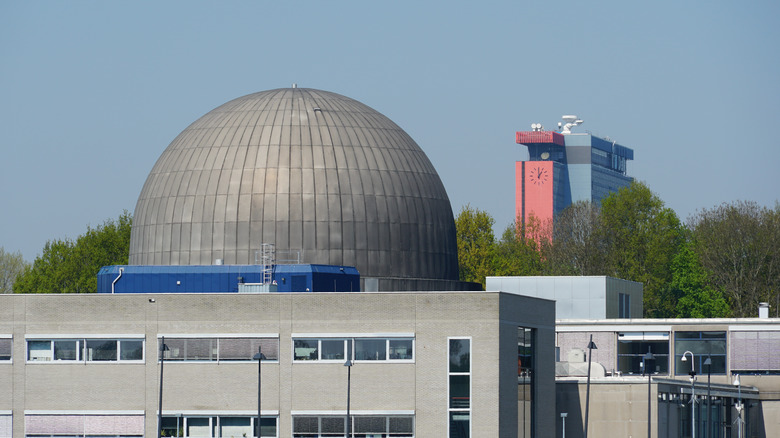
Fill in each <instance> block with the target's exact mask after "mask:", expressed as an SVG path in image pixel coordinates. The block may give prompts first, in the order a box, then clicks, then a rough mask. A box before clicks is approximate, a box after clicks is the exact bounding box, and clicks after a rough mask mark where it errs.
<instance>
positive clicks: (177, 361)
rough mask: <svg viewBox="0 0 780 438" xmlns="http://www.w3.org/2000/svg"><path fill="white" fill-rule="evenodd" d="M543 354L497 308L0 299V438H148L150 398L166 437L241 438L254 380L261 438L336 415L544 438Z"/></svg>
mask: <svg viewBox="0 0 780 438" xmlns="http://www.w3.org/2000/svg"><path fill="white" fill-rule="evenodd" d="M163 338H164V345H165V346H166V347H167V351H166V352H165V357H166V360H165V361H164V362H163V363H161V362H160V361H159V360H158V351H159V349H160V345H161V344H162V343H163ZM553 345H554V305H553V303H552V302H551V301H547V300H543V299H537V298H530V297H522V296H519V295H514V294H506V293H499V292H420V293H403V292H398V293H261V294H205V293H198V294H114V295H112V294H92V295H70V294H63V295H1V296H0V394H4V395H5V397H0V436H2V437H10V436H13V437H44V436H81V437H87V436H89V437H92V436H121V437H129V436H147V437H152V436H156V433H157V429H156V428H157V413H158V402H159V398H158V395H159V394H160V392H159V391H160V384H161V382H162V424H163V426H164V432H165V434H166V435H169V436H176V435H178V436H214V437H217V436H220V437H231V436H236V437H241V436H247V437H252V436H255V421H256V420H255V418H256V415H257V409H258V368H259V367H262V370H261V371H260V373H261V374H262V379H261V381H262V388H261V390H262V396H261V410H262V424H261V425H262V428H261V429H262V436H263V437H269V436H270V437H316V436H344V434H345V427H346V420H345V419H346V412H347V409H348V408H347V400H349V403H350V405H349V412H350V417H351V419H352V422H351V423H350V424H351V427H352V430H353V431H354V433H355V435H354V436H356V437H414V436H416V437H434V436H451V437H468V436H479V437H483V436H484V437H487V436H490V437H512V438H514V437H531V436H552V435H553V434H554V433H555V432H554V430H555V419H554V418H553V415H554V409H551V406H553V405H554V403H555V395H554V394H555V393H554V391H553V385H554V372H553V370H554V366H553V365H554V360H553V356H554V355H553ZM260 349H262V354H263V355H264V356H265V359H264V360H263V361H262V362H261V363H260V364H258V362H257V361H256V360H253V356H254V355H255V354H257V353H258V351H259V350H260ZM350 356H351V358H352V359H353V362H352V366H350V367H345V366H344V365H345V361H346V359H347V358H348V357H350ZM161 370H163V375H162V376H161V375H160V372H161ZM348 382H349V383H348Z"/></svg>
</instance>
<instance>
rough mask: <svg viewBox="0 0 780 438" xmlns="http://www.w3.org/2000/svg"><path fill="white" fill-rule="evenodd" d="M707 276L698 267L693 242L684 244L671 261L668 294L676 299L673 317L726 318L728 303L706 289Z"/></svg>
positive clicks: (728, 310)
mask: <svg viewBox="0 0 780 438" xmlns="http://www.w3.org/2000/svg"><path fill="white" fill-rule="evenodd" d="M707 277H708V274H707V271H706V270H705V269H704V267H703V266H702V265H701V261H700V260H699V255H698V254H696V252H695V251H694V250H693V243H692V242H691V241H687V242H686V243H685V244H683V246H682V247H681V249H680V251H679V252H678V253H677V254H676V255H675V256H674V259H673V260H672V281H671V284H670V285H669V288H670V295H672V296H674V297H677V309H676V314H675V317H677V318H726V317H728V316H730V314H731V310H730V309H729V304H728V301H726V298H725V297H724V296H723V294H722V293H721V292H720V291H718V290H716V289H714V288H713V287H712V286H710V284H709V282H708V278H707Z"/></svg>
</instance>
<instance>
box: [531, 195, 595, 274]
mask: <svg viewBox="0 0 780 438" xmlns="http://www.w3.org/2000/svg"><path fill="white" fill-rule="evenodd" d="M601 227H602V223H601V216H600V214H599V209H598V207H597V206H595V205H593V204H592V203H590V202H587V201H577V202H575V203H573V204H572V205H570V206H568V207H566V208H565V209H564V210H563V211H562V212H561V213H560V214H559V215H558V217H557V218H556V220H555V227H554V228H553V239H552V242H551V245H549V246H548V248H547V251H545V258H546V260H547V262H548V263H547V265H548V268H549V272H550V274H551V275H605V273H606V272H607V268H606V265H605V261H606V260H607V257H606V253H607V246H606V243H607V242H606V241H605V240H604V239H602V235H603V233H602V231H601Z"/></svg>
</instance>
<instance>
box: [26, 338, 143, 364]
mask: <svg viewBox="0 0 780 438" xmlns="http://www.w3.org/2000/svg"><path fill="white" fill-rule="evenodd" d="M143 360H144V340H143V338H140V339H132V338H129V339H106V338H96V339H90V338H75V339H74V338H71V339H46V340H44V339H28V340H27V361H28V362H51V361H54V362H143Z"/></svg>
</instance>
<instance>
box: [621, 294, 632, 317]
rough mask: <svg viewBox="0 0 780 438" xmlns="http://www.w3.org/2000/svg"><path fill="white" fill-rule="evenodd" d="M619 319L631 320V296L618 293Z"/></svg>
mask: <svg viewBox="0 0 780 438" xmlns="http://www.w3.org/2000/svg"><path fill="white" fill-rule="evenodd" d="M618 318H631V295H629V294H624V293H618Z"/></svg>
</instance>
